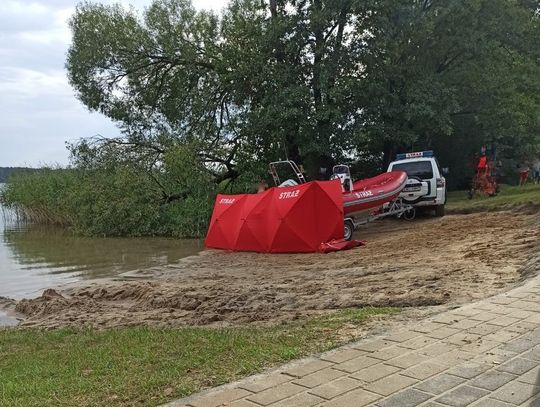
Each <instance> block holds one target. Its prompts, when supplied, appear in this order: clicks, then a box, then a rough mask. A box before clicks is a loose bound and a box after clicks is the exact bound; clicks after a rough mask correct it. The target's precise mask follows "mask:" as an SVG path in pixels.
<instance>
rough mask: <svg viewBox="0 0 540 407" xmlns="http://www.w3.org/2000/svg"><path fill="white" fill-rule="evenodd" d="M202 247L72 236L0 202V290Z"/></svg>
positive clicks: (19, 289)
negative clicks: (24, 219) (28, 220)
mask: <svg viewBox="0 0 540 407" xmlns="http://www.w3.org/2000/svg"><path fill="white" fill-rule="evenodd" d="M202 249H203V243H202V241H201V240H189V239H166V238H91V237H81V236H76V235H74V234H72V233H70V232H69V231H67V230H65V229H62V228H56V227H51V226H43V225H29V224H25V223H20V222H17V220H16V219H15V216H13V214H12V213H10V212H9V211H7V210H5V208H2V207H1V206H0V296H4V297H9V298H15V299H19V298H30V297H36V296H38V295H40V294H41V292H42V291H43V290H44V289H45V288H49V287H54V286H57V285H60V284H64V283H70V282H75V281H78V280H91V279H95V278H100V277H110V276H115V275H118V274H120V273H123V272H126V271H132V270H136V269H144V268H148V267H153V266H161V265H167V264H172V263H176V262H178V260H179V259H181V258H183V257H186V256H190V255H193V254H196V253H198V252H199V251H200V250H202ZM1 321H2V314H1V313H0V323H1Z"/></svg>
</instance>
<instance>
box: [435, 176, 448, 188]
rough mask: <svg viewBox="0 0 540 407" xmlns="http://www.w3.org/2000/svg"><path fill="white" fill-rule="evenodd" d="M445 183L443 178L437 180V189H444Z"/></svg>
mask: <svg viewBox="0 0 540 407" xmlns="http://www.w3.org/2000/svg"><path fill="white" fill-rule="evenodd" d="M445 183H446V181H445V179H444V178H437V188H442V187H444V184H445Z"/></svg>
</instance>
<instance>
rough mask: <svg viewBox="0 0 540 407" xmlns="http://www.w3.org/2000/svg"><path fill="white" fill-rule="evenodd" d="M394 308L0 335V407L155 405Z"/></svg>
mask: <svg viewBox="0 0 540 407" xmlns="http://www.w3.org/2000/svg"><path fill="white" fill-rule="evenodd" d="M396 312H398V310H397V309H396V308H364V309H347V310H340V311H336V312H335V313H332V314H330V315H327V316H323V317H317V318H312V319H308V320H305V321H296V322H288V323H284V324H281V325H277V326H272V327H237V328H231V329H210V328H180V329H159V328H148V327H133V328H122V329H110V330H102V331H98V330H71V329H61V330H53V331H43V330H37V329H3V330H2V329H0V405H6V406H7V405H9V406H74V405H77V406H155V405H159V404H161V403H164V402H167V401H169V400H172V399H175V398H180V397H184V396H187V395H189V394H192V393H194V392H197V391H199V390H201V389H203V388H206V387H213V386H217V385H220V384H223V383H227V382H230V381H233V380H235V379H238V378H240V377H243V376H247V375H250V374H253V373H257V372H260V371H261V370H263V369H265V368H267V367H269V366H271V365H276V364H278V363H282V362H286V361H289V360H292V359H296V358H299V357H302V356H305V355H308V354H312V353H317V352H322V351H325V350H328V349H331V348H333V347H335V346H337V345H339V344H340V342H341V341H342V339H341V338H340V334H339V330H340V328H344V327H346V326H349V327H350V326H351V325H353V326H360V325H362V324H363V323H364V322H365V321H366V320H367V319H369V318H370V317H372V316H375V315H388V314H393V313H396Z"/></svg>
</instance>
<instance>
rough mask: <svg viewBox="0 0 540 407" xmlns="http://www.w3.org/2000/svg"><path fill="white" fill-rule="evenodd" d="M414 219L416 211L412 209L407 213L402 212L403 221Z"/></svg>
mask: <svg viewBox="0 0 540 407" xmlns="http://www.w3.org/2000/svg"><path fill="white" fill-rule="evenodd" d="M415 217H416V209H415V208H414V207H413V208H411V209H409V210H408V211H405V212H403V219H405V220H414V218H415Z"/></svg>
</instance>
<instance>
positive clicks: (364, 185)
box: [343, 171, 407, 216]
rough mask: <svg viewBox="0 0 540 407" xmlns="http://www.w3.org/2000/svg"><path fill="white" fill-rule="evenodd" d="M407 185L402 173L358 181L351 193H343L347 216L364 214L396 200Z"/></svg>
mask: <svg viewBox="0 0 540 407" xmlns="http://www.w3.org/2000/svg"><path fill="white" fill-rule="evenodd" d="M406 183H407V174H406V173H405V172H402V171H394V172H386V173H384V174H380V175H377V176H376V177H373V178H366V179H362V180H360V181H356V182H355V183H353V185H352V190H351V191H350V192H347V191H343V210H344V212H345V216H351V215H353V214H356V213H359V212H363V211H365V210H366V209H372V208H378V207H379V206H381V205H383V204H385V203H386V202H390V201H392V200H394V199H396V198H397V197H398V196H399V194H400V192H401V190H402V189H403V188H405V184H406Z"/></svg>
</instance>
